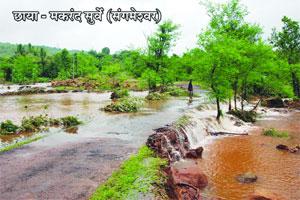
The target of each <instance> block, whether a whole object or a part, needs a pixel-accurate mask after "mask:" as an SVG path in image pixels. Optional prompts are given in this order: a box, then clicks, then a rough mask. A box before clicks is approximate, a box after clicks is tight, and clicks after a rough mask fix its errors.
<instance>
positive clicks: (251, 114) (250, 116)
mask: <svg viewBox="0 0 300 200" xmlns="http://www.w3.org/2000/svg"><path fill="white" fill-rule="evenodd" d="M228 114H231V115H234V116H236V117H237V118H239V119H241V120H243V121H244V122H252V123H253V122H255V121H256V117H257V113H256V112H255V111H241V110H231V111H229V112H228Z"/></svg>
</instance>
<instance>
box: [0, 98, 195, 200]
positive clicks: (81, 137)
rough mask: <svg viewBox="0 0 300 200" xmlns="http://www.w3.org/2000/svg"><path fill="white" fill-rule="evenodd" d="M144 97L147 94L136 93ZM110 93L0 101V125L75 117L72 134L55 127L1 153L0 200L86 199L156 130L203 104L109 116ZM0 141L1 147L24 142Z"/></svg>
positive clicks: (156, 106)
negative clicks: (25, 119)
mask: <svg viewBox="0 0 300 200" xmlns="http://www.w3.org/2000/svg"><path fill="white" fill-rule="evenodd" d="M131 95H133V96H137V97H144V96H145V95H147V92H132V93H131ZM109 97H110V93H102V94H96V93H65V94H38V95H26V96H3V97H0V121H3V120H6V119H11V120H13V121H15V122H18V123H20V121H21V120H22V118H23V117H24V116H27V117H28V116H32V115H34V116H36V115H40V114H48V115H49V116H50V117H55V118H56V117H63V116H67V115H76V116H78V117H79V119H80V120H82V121H83V122H84V124H83V125H80V126H79V127H78V130H75V131H74V132H73V133H71V134H70V133H66V132H64V131H63V130H61V129H57V128H51V129H50V130H49V131H48V132H47V133H44V134H46V135H47V137H45V138H43V139H41V140H39V141H36V142H34V143H31V144H29V145H26V146H24V147H22V148H19V149H15V150H13V151H9V152H6V153H2V154H0V166H1V167H0V180H1V181H0V199H18V200H21V199H88V197H89V196H90V195H91V194H92V193H93V191H94V190H95V188H96V187H97V186H98V185H99V184H101V183H103V182H104V181H105V180H106V179H107V178H108V177H109V176H110V175H111V173H112V172H113V171H114V170H116V169H118V168H119V166H120V164H121V163H122V162H123V161H124V160H125V159H127V158H128V157H129V156H130V155H131V154H133V153H135V152H137V150H138V148H139V147H140V146H141V145H143V144H145V141H146V140H147V137H148V136H149V135H150V134H152V133H153V131H152V129H155V128H159V127H161V126H164V125H166V124H169V123H172V122H174V121H176V120H177V119H178V118H179V117H180V116H181V115H182V114H183V113H184V112H185V111H186V110H189V109H192V108H193V107H195V105H197V104H198V103H199V101H200V99H195V101H194V102H192V103H190V102H189V101H188V99H187V98H173V99H172V98H171V99H170V100H167V101H159V102H151V103H146V105H145V106H144V108H143V109H142V110H141V112H138V113H131V114H111V113H106V112H104V111H103V110H101V108H103V107H104V106H105V105H107V104H109V103H110V102H111V101H110V99H109ZM27 136H28V135H24V136H22V137H17V138H16V137H1V138H0V139H1V142H0V146H1V145H2V146H5V145H8V144H9V143H13V142H16V141H18V140H22V139H24V138H26V137H27Z"/></svg>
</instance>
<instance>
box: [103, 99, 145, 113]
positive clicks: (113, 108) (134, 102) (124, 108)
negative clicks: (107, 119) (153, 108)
mask: <svg viewBox="0 0 300 200" xmlns="http://www.w3.org/2000/svg"><path fill="white" fill-rule="evenodd" d="M143 103H144V101H143V100H142V99H140V98H136V97H126V98H121V99H119V100H118V101H116V102H113V103H111V104H110V105H108V106H106V107H105V108H104V110H105V111H106V112H124V113H128V112H137V111H138V110H139V109H140V107H142V106H143Z"/></svg>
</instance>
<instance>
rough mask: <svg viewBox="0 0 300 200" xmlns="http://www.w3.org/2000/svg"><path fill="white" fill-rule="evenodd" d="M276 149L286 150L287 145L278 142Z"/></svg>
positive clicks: (287, 148)
mask: <svg viewBox="0 0 300 200" xmlns="http://www.w3.org/2000/svg"><path fill="white" fill-rule="evenodd" d="M276 149H278V150H284V151H288V150H289V147H288V146H286V145H284V144H279V145H277V146H276Z"/></svg>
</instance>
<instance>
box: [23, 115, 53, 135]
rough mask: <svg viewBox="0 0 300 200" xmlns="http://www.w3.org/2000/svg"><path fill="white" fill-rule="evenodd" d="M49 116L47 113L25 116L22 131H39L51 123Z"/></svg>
mask: <svg viewBox="0 0 300 200" xmlns="http://www.w3.org/2000/svg"><path fill="white" fill-rule="evenodd" d="M49 121H50V120H49V118H48V116H47V115H45V116H43V115H40V116H37V117H33V116H31V117H29V118H25V117H24V118H23V119H22V124H21V129H22V131H29V132H33V131H39V130H41V128H42V127H46V126H48V125H49Z"/></svg>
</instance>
